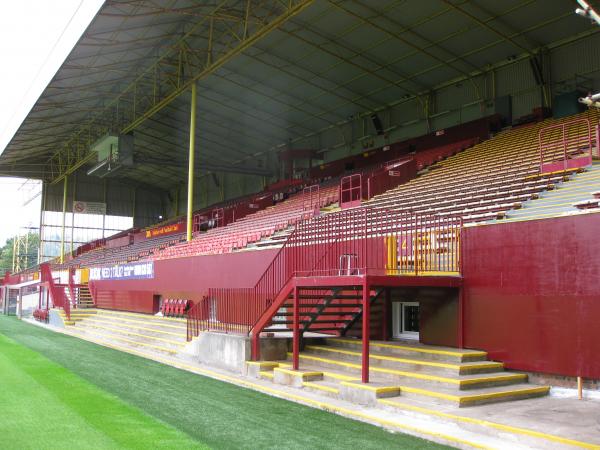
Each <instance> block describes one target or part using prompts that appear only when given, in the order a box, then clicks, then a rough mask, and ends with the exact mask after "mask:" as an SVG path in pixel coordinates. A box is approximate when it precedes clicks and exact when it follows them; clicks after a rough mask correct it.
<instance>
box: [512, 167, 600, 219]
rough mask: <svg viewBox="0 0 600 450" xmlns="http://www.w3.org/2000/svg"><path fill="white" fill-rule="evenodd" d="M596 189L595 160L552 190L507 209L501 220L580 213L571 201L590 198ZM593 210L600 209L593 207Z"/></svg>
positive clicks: (599, 175)
mask: <svg viewBox="0 0 600 450" xmlns="http://www.w3.org/2000/svg"><path fill="white" fill-rule="evenodd" d="M598 190H600V162H598V161H596V162H594V164H593V165H592V166H591V167H588V168H586V170H585V171H584V172H581V173H575V174H573V175H571V176H570V177H569V181H568V182H562V183H559V184H558V185H557V186H555V188H554V189H553V190H548V191H544V192H541V193H540V195H539V198H538V199H537V200H530V201H527V202H524V203H523V204H522V208H521V209H518V210H511V211H509V212H508V215H507V217H506V218H505V219H504V220H503V221H502V222H511V221H520V220H534V219H544V218H548V217H559V216H563V215H569V214H580V213H581V212H582V211H581V210H579V209H577V208H576V207H575V206H573V203H577V202H579V201H582V200H591V199H592V198H593V196H592V192H595V191H598ZM588 211H594V210H588ZM595 211H600V210H599V209H595Z"/></svg>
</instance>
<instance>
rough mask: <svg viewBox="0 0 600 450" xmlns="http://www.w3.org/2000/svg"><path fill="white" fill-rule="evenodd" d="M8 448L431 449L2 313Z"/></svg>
mask: <svg viewBox="0 0 600 450" xmlns="http://www.w3.org/2000/svg"><path fill="white" fill-rule="evenodd" d="M0 411H1V412H2V414H1V416H0V448H11V449H69V448H75V449H77V448H85V449H105V448H106V449H109V448H110V449H116V448H132V449H134V448H135V449H138V448H139V449H154V448H177V449H188V448H189V449H192V448H215V449H217V448H222V449H238V448H239V449H242V448H243V449H259V448H260V449H281V448H286V449H288V448H298V449H300V448H302V449H307V448H310V449H333V448H343V449H349V448H356V449H371V448H372V449H389V448H399V449H433V448H444V447H443V446H440V445H438V444H435V443H431V442H428V441H426V440H422V439H419V438H415V437H412V436H408V435H404V434H399V433H389V432H387V431H385V430H383V429H381V428H378V427H375V426H372V425H369V424H365V423H362V422H358V421H355V420H351V419H347V418H344V417H341V416H337V415H334V414H330V413H327V412H325V411H321V410H318V409H313V408H309V407H306V406H304V405H299V404H296V403H293V402H289V401H286V400H282V399H278V398H274V397H270V396H268V395H265V394H262V393H259V392H255V391H252V390H249V389H244V388H240V387H238V386H234V385H231V384H228V383H224V382H221V381H218V380H214V379H211V378H207V377H203V376H199V375H196V374H192V373H189V372H186V371H183V370H179V369H176V368H173V367H169V366H166V365H163V364H160V363H157V362H154V361H150V360H147V359H144V358H140V357H137V356H135V355H130V354H127V353H122V352H119V351H116V350H113V349H109V348H105V347H102V346H98V345H95V344H93V343H90V342H86V341H82V340H80V339H77V338H73V337H70V336H65V335H61V334H57V333H53V332H51V331H48V330H44V329H41V328H38V327H35V326H33V325H29V324H26V323H22V322H19V321H17V320H16V319H14V318H7V317H4V316H0Z"/></svg>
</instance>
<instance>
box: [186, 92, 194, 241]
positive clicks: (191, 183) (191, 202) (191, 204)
mask: <svg viewBox="0 0 600 450" xmlns="http://www.w3.org/2000/svg"><path fill="white" fill-rule="evenodd" d="M195 145H196V82H194V83H193V84H192V101H191V105H190V148H189V165H188V198H187V241H188V242H189V241H191V240H192V226H193V224H192V219H193V217H192V216H193V213H194V156H195Z"/></svg>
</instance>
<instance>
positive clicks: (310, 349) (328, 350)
mask: <svg viewBox="0 0 600 450" xmlns="http://www.w3.org/2000/svg"><path fill="white" fill-rule="evenodd" d="M303 354H305V355H313V356H319V357H322V358H326V359H334V360H338V361H346V362H351V363H356V364H361V362H362V352H361V351H354V350H350V349H342V348H335V347H331V346H327V345H323V346H318V345H306V346H305V348H304V352H303ZM369 361H370V365H371V366H372V367H380V368H388V369H395V370H408V371H414V372H423V373H429V374H437V375H452V376H456V375H467V374H475V373H490V372H497V371H501V370H503V369H504V364H502V363H500V362H494V361H468V362H446V361H434V360H431V359H429V358H426V357H425V358H424V357H422V356H421V355H414V356H410V357H401V356H390V355H389V354H385V353H380V352H377V351H371V352H370V353H369Z"/></svg>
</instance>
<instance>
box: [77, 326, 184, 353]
mask: <svg viewBox="0 0 600 450" xmlns="http://www.w3.org/2000/svg"><path fill="white" fill-rule="evenodd" d="M86 323H87V322H86ZM88 326H90V327H92V328H99V329H100V330H106V331H112V332H115V333H121V334H125V335H127V336H137V337H142V338H146V339H150V340H154V341H161V342H166V343H167V344H171V345H178V346H180V347H185V346H186V345H187V343H186V342H177V341H171V340H169V339H163V338H159V337H155V336H148V335H147V334H139V333H132V332H130V331H123V330H119V329H118V328H112V327H103V326H100V325H94V324H89V325H88Z"/></svg>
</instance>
